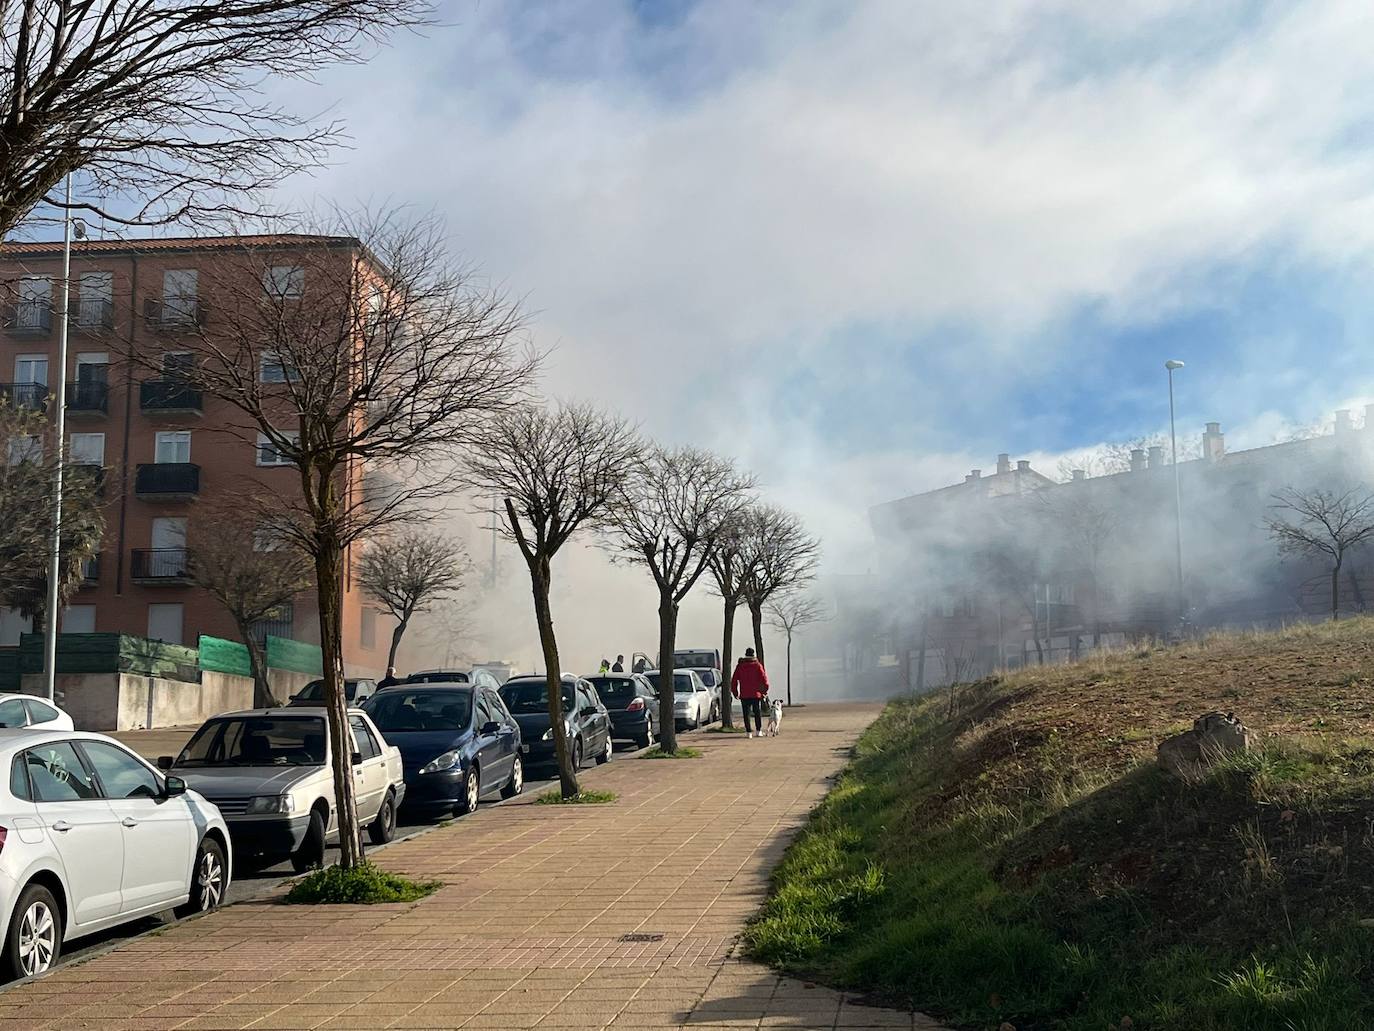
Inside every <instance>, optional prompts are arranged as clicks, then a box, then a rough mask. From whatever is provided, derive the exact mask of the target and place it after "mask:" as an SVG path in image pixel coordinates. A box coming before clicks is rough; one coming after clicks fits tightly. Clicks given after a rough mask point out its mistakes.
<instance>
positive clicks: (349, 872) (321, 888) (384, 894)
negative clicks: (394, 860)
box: [285, 862, 444, 906]
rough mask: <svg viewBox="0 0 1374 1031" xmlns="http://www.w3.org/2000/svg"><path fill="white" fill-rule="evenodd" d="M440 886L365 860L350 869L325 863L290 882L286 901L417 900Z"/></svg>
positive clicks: (325, 903)
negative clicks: (297, 879) (407, 876)
mask: <svg viewBox="0 0 1374 1031" xmlns="http://www.w3.org/2000/svg"><path fill="white" fill-rule="evenodd" d="M443 886H444V882H443V881H413V880H410V879H409V878H406V877H402V876H400V875H399V874H394V873H391V872H389V871H387V870H383V869H382V868H381V867H380V866H377V865H376V864H375V863H368V862H364V863H361V864H359V865H358V866H355V867H351V868H344V867H341V866H326V867H322V868H321V869H319V870H315V871H313V872H311V873H309V874H306V875H305V876H304V877H302V878H301V879H300V880H299V881H297V882H296V883H295V884H294V885H292V887H291V890H290V891H289V892H287V893H286V899H285V901H286V902H287V903H289V904H291V905H296V906H334V905H352V906H375V905H378V904H382V903H394V902H418V901H419V900H420V899H422V898H425V897H426V896H428V895H433V894H434V893H435V892H436V891H438V890H439V889H440V888H442V887H443Z"/></svg>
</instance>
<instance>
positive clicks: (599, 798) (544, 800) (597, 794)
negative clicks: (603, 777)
mask: <svg viewBox="0 0 1374 1031" xmlns="http://www.w3.org/2000/svg"><path fill="white" fill-rule="evenodd" d="M619 797H620V796H619V795H617V794H616V793H615V792H614V791H589V790H587V789H586V788H583V789H582V790H581V791H579V792H578V793H577V794H575V795H569V796H567V797H566V798H564V797H563V793H562V791H557V790H555V791H545V792H544V793H543V794H542V795H540V796H539V797H538V798H536V799H535V802H536V803H538V804H539V805H606V804H607V803H609V802H614V801H615V800H616V799H617V798H619Z"/></svg>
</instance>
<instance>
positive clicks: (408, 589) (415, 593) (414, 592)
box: [358, 530, 471, 668]
mask: <svg viewBox="0 0 1374 1031" xmlns="http://www.w3.org/2000/svg"><path fill="white" fill-rule="evenodd" d="M470 567H471V563H470V562H469V561H468V557H467V552H466V551H465V550H464V549H463V547H462V545H461V544H459V543H457V542H455V541H453V540H451V539H450V538H448V537H447V536H445V535H443V534H438V533H428V532H425V531H423V530H404V531H401V532H399V533H395V534H391V535H389V536H386V537H383V538H381V539H380V540H376V541H372V542H370V544H369V546H368V548H367V550H366V551H364V552H363V557H362V560H361V561H360V562H359V563H358V583H359V584H361V585H362V588H363V590H365V591H367V593H368V594H370V595H372V597H374V598H376V599H377V600H378V601H379V602H381V603H382V607H383V608H385V609H386V611H387V612H389V613H390V614H391V616H392V618H393V619H395V620H396V628H395V629H394V630H392V631H391V649H390V651H388V652H387V657H386V664H387V667H388V668H391V667H393V666H395V665H396V651H397V649H399V648H400V647H401V638H403V637H404V636H405V632H406V628H407V627H408V626H410V620H411V617H412V616H414V615H415V614H416V613H417V612H425V611H427V610H428V609H429V608H430V607H432V606H433V604H434V603H435V602H437V601H439V600H440V599H441V598H445V597H448V596H449V595H451V594H453V593H454V592H455V591H457V590H458V589H459V588H460V587H462V585H463V578H464V577H465V576H466V575H467V572H468V569H469V568H470Z"/></svg>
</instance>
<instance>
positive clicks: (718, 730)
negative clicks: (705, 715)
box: [706, 726, 744, 734]
mask: <svg viewBox="0 0 1374 1031" xmlns="http://www.w3.org/2000/svg"><path fill="white" fill-rule="evenodd" d="M706 733H708V734H743V733H744V728H743V727H721V726H716V727H707V728H706Z"/></svg>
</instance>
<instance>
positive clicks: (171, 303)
mask: <svg viewBox="0 0 1374 1031" xmlns="http://www.w3.org/2000/svg"><path fill="white" fill-rule="evenodd" d="M143 317H144V318H145V319H147V320H148V325H150V326H152V327H153V328H154V329H165V330H178V329H199V328H200V327H201V326H203V325H205V305H203V304H201V303H200V298H198V297H167V298H164V299H163V300H161V301H159V300H156V299H154V298H152V297H149V298H146V299H145V300H144V302H143Z"/></svg>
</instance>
